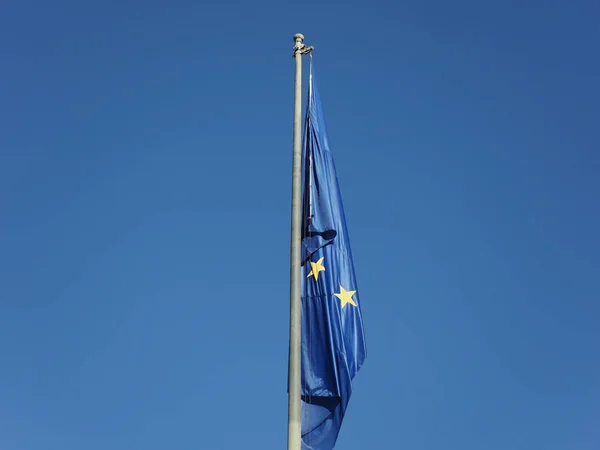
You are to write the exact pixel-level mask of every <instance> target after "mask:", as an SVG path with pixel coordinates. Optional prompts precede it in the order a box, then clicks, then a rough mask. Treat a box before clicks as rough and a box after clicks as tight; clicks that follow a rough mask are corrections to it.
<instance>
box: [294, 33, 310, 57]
mask: <svg viewBox="0 0 600 450" xmlns="http://www.w3.org/2000/svg"><path fill="white" fill-rule="evenodd" d="M294 41H295V42H296V45H294V57H295V56H296V53H300V54H301V55H308V54H309V53H310V52H312V51H313V50H314V47H312V46H310V47H307V46H306V45H304V35H303V34H302V33H296V34H295V35H294Z"/></svg>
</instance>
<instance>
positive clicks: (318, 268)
mask: <svg viewBox="0 0 600 450" xmlns="http://www.w3.org/2000/svg"><path fill="white" fill-rule="evenodd" d="M323 258H324V257H323V256H322V257H321V259H319V260H318V261H317V262H316V263H314V262H312V261H311V262H310V267H312V270H311V271H310V273H309V274H308V275H307V276H306V278H308V277H310V276H311V275H312V276H313V277H315V281H317V280H318V279H319V272H323V271H324V270H325V267H323Z"/></svg>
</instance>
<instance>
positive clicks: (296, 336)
mask: <svg viewBox="0 0 600 450" xmlns="http://www.w3.org/2000/svg"><path fill="white" fill-rule="evenodd" d="M294 41H295V42H296V44H295V45H294V58H295V59H296V81H295V88H294V152H293V163H292V224H291V242H290V247H291V248H290V350H289V368H288V369H289V370H288V383H289V384H288V447H287V448H288V450H301V418H300V415H301V404H300V393H301V371H300V368H301V359H300V351H301V343H300V340H301V326H302V316H301V304H300V257H301V256H300V240H301V227H302V185H301V183H302V173H301V170H302V134H301V133H302V55H305V54H307V53H310V52H311V51H312V49H313V47H306V46H305V45H304V36H303V35H302V34H300V33H298V34H296V35H294Z"/></svg>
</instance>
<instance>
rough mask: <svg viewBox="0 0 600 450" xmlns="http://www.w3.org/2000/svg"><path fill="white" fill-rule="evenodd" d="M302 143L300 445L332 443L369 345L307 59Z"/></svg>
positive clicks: (322, 448)
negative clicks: (307, 77)
mask: <svg viewBox="0 0 600 450" xmlns="http://www.w3.org/2000/svg"><path fill="white" fill-rule="evenodd" d="M302 151H303V155H302V159H303V166H302V169H303V171H302V172H303V180H302V183H303V193H302V194H303V209H302V217H303V224H302V225H303V226H302V274H303V275H302V277H301V278H302V294H301V296H302V448H303V449H304V450H310V449H314V450H328V449H332V448H334V446H335V442H336V439H337V436H338V433H339V430H340V427H341V425H342V420H343V418H344V414H345V412H346V408H347V406H348V401H349V400H350V395H351V393H352V379H353V378H354V376H355V375H356V373H357V372H358V370H359V369H360V367H361V365H362V364H363V361H364V359H365V356H366V347H365V339H364V333H363V323H362V314H361V303H360V300H359V295H358V288H357V285H356V278H355V275H354V264H353V261H352V253H351V251H350V242H349V239H348V231H347V228H346V219H345V216H344V209H343V206H342V199H341V196H340V190H339V186H338V179H337V175H336V170H335V165H334V162H333V155H332V153H331V147H330V145H329V139H328V137H327V131H326V129H325V118H324V115H323V109H322V106H321V101H320V98H319V94H318V91H317V86H316V83H315V78H314V75H313V71H312V65H311V74H310V82H309V100H308V106H307V113H306V118H305V128H304V142H303V150H302Z"/></svg>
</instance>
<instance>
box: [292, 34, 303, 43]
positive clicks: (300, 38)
mask: <svg viewBox="0 0 600 450" xmlns="http://www.w3.org/2000/svg"><path fill="white" fill-rule="evenodd" d="M294 41H296V42H304V35H303V34H301V33H296V34H295V35H294Z"/></svg>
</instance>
